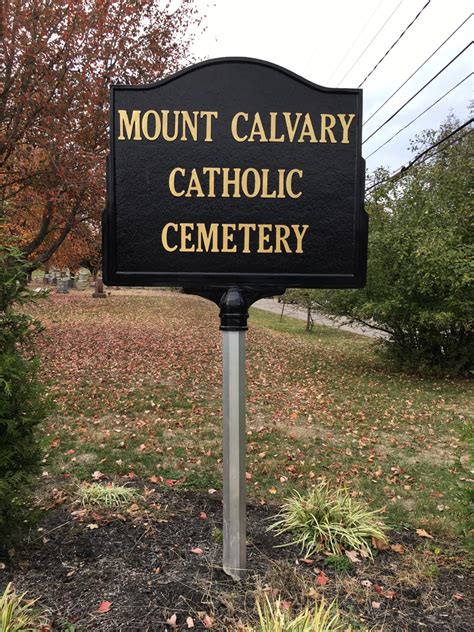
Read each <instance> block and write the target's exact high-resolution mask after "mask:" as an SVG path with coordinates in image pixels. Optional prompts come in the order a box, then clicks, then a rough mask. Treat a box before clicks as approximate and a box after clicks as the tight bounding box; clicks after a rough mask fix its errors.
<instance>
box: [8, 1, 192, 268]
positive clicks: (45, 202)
mask: <svg viewBox="0 0 474 632" xmlns="http://www.w3.org/2000/svg"><path fill="white" fill-rule="evenodd" d="M2 6H3V13H2V25H1V27H2V41H1V44H0V46H1V51H2V56H3V60H4V61H3V64H2V65H3V68H2V70H1V72H2V75H3V76H2V83H3V89H2V92H1V93H0V122H1V126H2V130H3V134H2V137H1V139H0V212H1V216H2V218H3V222H2V227H3V229H4V230H5V231H6V232H7V233H10V234H14V235H17V236H19V238H20V243H21V246H22V249H23V251H24V253H25V254H26V255H27V256H28V257H29V259H30V260H31V262H32V267H37V266H39V265H41V264H43V263H45V262H46V261H48V260H49V259H50V258H51V257H52V256H53V254H54V253H55V252H56V251H57V250H58V248H60V247H61V245H62V244H63V243H64V240H65V239H66V236H67V235H68V234H70V235H71V238H73V239H74V237H75V235H77V236H78V237H80V236H81V235H82V236H83V235H84V231H82V230H80V229H79V228H78V227H79V226H80V225H81V224H83V225H84V226H86V227H87V229H88V230H87V231H86V233H87V234H88V235H95V236H96V238H98V235H99V231H98V225H99V219H100V214H101V211H102V208H103V206H104V194H105V157H106V154H107V146H108V137H107V126H108V91H109V85H110V84H111V83H125V84H137V83H149V82H152V81H155V80H157V79H159V78H161V77H163V76H165V75H167V74H170V73H173V72H175V71H176V70H178V69H179V68H180V67H181V66H182V65H184V64H186V63H188V62H189V61H190V43H191V41H192V35H193V33H195V32H196V29H197V28H198V26H199V23H200V18H199V15H198V12H197V10H196V7H195V5H194V2H193V0H180V1H179V2H171V1H170V2H165V1H161V2H160V1H159V0H6V1H5V2H3V3H2ZM83 243H84V244H87V249H89V250H90V246H91V244H90V243H88V241H87V240H83ZM80 246H81V244H80V243H78V244H77V248H76V249H75V251H74V252H75V256H76V259H77V258H78V257H77V255H78V252H77V250H78V248H79V249H80ZM65 254H66V253H65ZM84 254H87V253H84ZM79 259H80V257H79Z"/></svg>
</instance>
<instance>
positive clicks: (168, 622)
mask: <svg viewBox="0 0 474 632" xmlns="http://www.w3.org/2000/svg"><path fill="white" fill-rule="evenodd" d="M177 618H178V617H177V616H176V614H172V615H171V617H170V618H169V619H166V625H169V626H170V628H175V627H176V619H177Z"/></svg>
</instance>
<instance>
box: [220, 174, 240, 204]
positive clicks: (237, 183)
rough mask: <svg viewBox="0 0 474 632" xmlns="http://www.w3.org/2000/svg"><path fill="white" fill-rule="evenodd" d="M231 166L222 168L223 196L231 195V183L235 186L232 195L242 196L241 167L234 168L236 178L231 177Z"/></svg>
mask: <svg viewBox="0 0 474 632" xmlns="http://www.w3.org/2000/svg"><path fill="white" fill-rule="evenodd" d="M229 171H230V169H229V167H223V169H222V197H231V196H230V195H229V184H232V185H233V186H234V193H233V194H232V197H240V171H241V169H240V167H237V168H236V169H234V176H235V177H234V179H233V180H231V179H230V178H229Z"/></svg>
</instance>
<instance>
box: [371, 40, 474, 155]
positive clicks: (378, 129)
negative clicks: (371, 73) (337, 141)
mask: <svg viewBox="0 0 474 632" xmlns="http://www.w3.org/2000/svg"><path fill="white" fill-rule="evenodd" d="M472 44H473V42H472V41H471V42H470V43H469V44H467V46H465V47H464V48H463V49H462V51H460V52H459V53H458V54H457V55H456V56H455V57H453V58H452V59H451V61H449V62H448V63H447V64H446V65H445V66H443V68H441V70H439V71H438V72H437V73H436V74H435V75H434V76H433V77H431V79H430V80H429V81H427V82H426V83H425V84H424V85H423V86H422V87H421V88H420V89H419V90H418V91H417V92H415V94H414V95H412V96H411V97H410V98H409V99H407V101H405V103H404V104H403V105H401V106H400V107H399V108H398V110H397V111H396V112H394V113H393V114H392V115H391V116H389V117H388V119H386V120H385V121H384V122H383V123H382V124H381V125H379V126H378V127H377V129H376V130H375V131H374V132H372V134H371V135H370V136H368V137H367V138H366V139H365V140H364V141H363V143H362V144H364V143H366V142H367V141H368V140H370V139H371V138H372V136H375V134H377V132H379V131H380V130H381V129H382V127H385V125H387V123H389V122H390V121H391V120H392V119H393V118H395V116H397V114H398V113H399V112H401V111H402V110H403V108H405V107H406V106H407V105H408V104H409V103H410V102H411V101H413V99H414V98H415V97H417V96H418V95H419V94H420V92H422V91H423V90H424V89H425V88H426V87H427V86H429V85H430V83H432V82H433V81H434V80H435V79H436V78H437V77H439V75H440V74H441V73H443V72H444V71H445V70H446V68H448V67H449V66H451V64H452V63H454V62H455V61H456V59H458V57H460V56H461V55H462V54H463V53H464V52H465V51H466V50H467V49H468V48H469V47H470V46H472Z"/></svg>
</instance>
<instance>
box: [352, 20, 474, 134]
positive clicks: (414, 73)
mask: <svg viewBox="0 0 474 632" xmlns="http://www.w3.org/2000/svg"><path fill="white" fill-rule="evenodd" d="M472 16H473V14H472V13H471V14H470V15H468V16H467V18H466V19H465V20H464V21H463V22H461V24H460V25H459V26H458V27H457V28H456V29H454V31H453V32H452V33H451V35H449V36H448V37H447V38H446V39H445V40H444V42H443V43H442V44H440V45H439V46H438V48H437V49H436V50H435V51H433V52H432V53H431V55H430V56H429V57H427V58H426V59H425V61H424V62H423V63H422V64H420V66H418V68H417V69H416V70H415V71H414V72H412V73H411V75H410V76H409V77H408V78H407V79H405V81H404V82H403V83H402V84H401V85H400V86H398V88H397V89H396V90H395V92H392V94H391V95H390V96H389V97H388V98H387V99H386V100H385V101H384V102H383V103H382V105H381V106H379V107H378V108H377V109H376V110H375V112H373V114H371V115H370V116H369V118H368V119H367V120H366V121H365V122H364V124H363V125H366V124H367V123H368V122H369V121H370V120H371V119H373V118H374V116H375V115H376V114H377V113H378V112H380V110H381V109H382V108H383V107H384V106H385V105H386V104H387V103H388V102H389V101H390V99H392V97H394V96H395V95H396V94H397V92H399V91H400V90H401V89H402V88H403V86H405V85H406V84H407V83H408V82H409V81H410V79H411V78H412V77H414V76H415V75H416V73H417V72H418V71H419V70H421V69H422V68H423V66H424V65H425V64H427V63H428V62H429V60H430V59H431V58H432V57H434V55H436V53H437V52H438V51H439V50H440V49H441V48H442V47H443V46H444V45H445V44H446V43H447V42H448V41H449V40H450V39H451V38H452V37H453V35H455V34H456V33H457V32H458V31H459V29H460V28H461V27H463V26H464V25H465V24H466V22H467V21H468V20H470V19H471V18H472Z"/></svg>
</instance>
